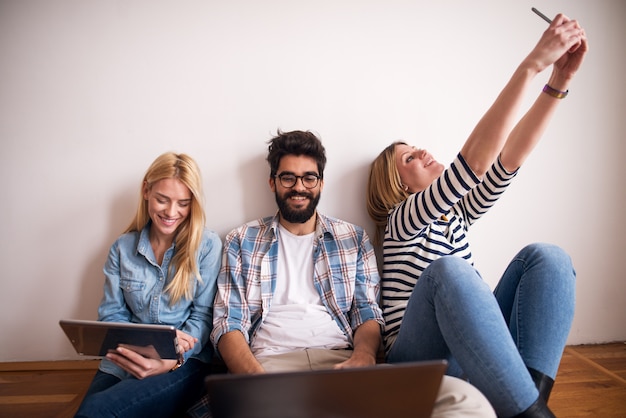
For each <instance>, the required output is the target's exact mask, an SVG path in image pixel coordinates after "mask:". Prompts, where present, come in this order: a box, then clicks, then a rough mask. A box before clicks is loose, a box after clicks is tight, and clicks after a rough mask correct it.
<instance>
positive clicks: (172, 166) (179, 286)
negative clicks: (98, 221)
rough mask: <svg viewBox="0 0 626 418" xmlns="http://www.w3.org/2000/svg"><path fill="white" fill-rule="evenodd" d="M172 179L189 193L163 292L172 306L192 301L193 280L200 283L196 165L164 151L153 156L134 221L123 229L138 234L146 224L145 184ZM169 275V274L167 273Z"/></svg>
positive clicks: (199, 194) (199, 190)
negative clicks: (177, 181) (167, 282)
mask: <svg viewBox="0 0 626 418" xmlns="http://www.w3.org/2000/svg"><path fill="white" fill-rule="evenodd" d="M169 178H175V179H178V180H179V181H180V182H181V183H183V184H184V185H185V186H187V188H188V189H189V191H190V193H191V205H190V211H189V216H188V217H187V219H185V221H184V222H183V223H182V224H181V225H180V226H179V227H178V231H177V233H176V237H175V238H174V242H175V243H176V251H175V254H174V257H173V258H172V262H171V263H170V267H169V270H170V271H171V269H172V268H175V269H176V273H175V275H174V278H173V279H172V281H171V282H170V283H169V284H168V285H167V287H166V288H165V292H168V293H169V294H170V304H171V305H172V306H173V305H175V304H176V303H178V302H179V301H180V300H181V299H182V298H183V297H184V298H185V299H188V300H190V299H192V298H193V294H192V292H193V283H194V277H197V278H198V280H199V281H202V277H200V271H199V270H198V263H197V262H196V254H197V252H198V249H199V248H200V243H201V241H202V233H203V230H204V225H205V215H204V207H203V193H202V177H201V175H200V169H199V168H198V165H197V164H196V162H195V161H194V160H193V158H191V157H190V156H188V155H186V154H175V153H173V152H166V153H164V154H161V155H160V156H159V157H157V159H156V160H154V162H153V163H152V165H150V167H149V168H148V170H147V171H146V174H145V176H144V178H143V181H142V182H141V184H142V187H141V189H140V192H139V204H138V206H137V213H136V215H135V218H134V220H133V221H132V222H131V223H130V225H129V226H128V228H126V231H124V232H125V233H127V232H135V231H141V230H142V229H143V228H144V227H145V226H146V224H147V223H148V222H149V221H150V215H149V213H148V201H147V200H145V199H144V193H143V191H144V188H143V185H144V184H145V185H146V187H147V189H148V190H150V189H151V188H152V186H153V185H154V184H155V183H156V182H158V181H159V180H163V179H169ZM168 275H169V271H168Z"/></svg>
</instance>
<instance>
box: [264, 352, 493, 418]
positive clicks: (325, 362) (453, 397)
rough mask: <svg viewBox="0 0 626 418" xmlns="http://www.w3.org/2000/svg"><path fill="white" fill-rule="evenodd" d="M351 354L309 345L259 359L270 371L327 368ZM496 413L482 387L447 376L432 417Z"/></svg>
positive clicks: (478, 416) (478, 417)
mask: <svg viewBox="0 0 626 418" xmlns="http://www.w3.org/2000/svg"><path fill="white" fill-rule="evenodd" d="M351 355H352V351H351V350H321V349H307V350H302V351H294V352H291V353H285V354H278V355H275V356H267V357H259V358H258V361H259V362H260V363H261V365H262V366H263V367H264V368H265V370H266V371H268V372H286V371H299V370H323V369H329V368H332V367H333V366H334V365H335V364H337V363H341V362H342V361H344V360H347V359H348V358H349V357H350V356H351ZM495 416H496V413H495V412H494V410H493V408H492V407H491V404H490V403H489V401H488V400H487V398H485V396H484V395H483V394H482V393H480V391H479V390H478V389H476V388H475V387H474V386H472V385H470V384H469V383H468V382H466V381H464V380H461V379H457V378H456V377H451V376H444V378H443V380H442V382H441V387H440V388H439V394H438V395H437V400H436V402H435V407H434V410H433V413H432V415H431V417H433V418H457V417H476V418H490V417H493V418H495Z"/></svg>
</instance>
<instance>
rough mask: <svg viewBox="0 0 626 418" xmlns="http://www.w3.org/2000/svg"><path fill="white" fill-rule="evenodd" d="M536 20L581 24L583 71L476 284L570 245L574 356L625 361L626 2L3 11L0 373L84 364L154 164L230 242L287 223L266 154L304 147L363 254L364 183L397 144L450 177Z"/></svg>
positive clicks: (201, 2)
mask: <svg viewBox="0 0 626 418" xmlns="http://www.w3.org/2000/svg"><path fill="white" fill-rule="evenodd" d="M531 6H536V7H538V8H539V9H540V10H542V11H543V12H544V13H546V14H548V15H551V16H553V15H554V14H556V13H557V12H558V11H563V12H565V13H566V14H568V15H570V16H571V17H574V18H577V19H579V20H580V21H581V22H582V23H583V24H584V26H585V27H586V29H587V33H588V36H589V40H590V44H591V52H590V53H589V55H588V59H587V61H586V62H585V64H584V67H583V68H582V70H581V71H580V74H579V75H578V77H577V79H576V80H575V82H574V83H573V85H572V86H571V93H570V96H569V97H568V98H567V99H566V100H564V101H563V103H562V106H561V108H560V109H559V112H558V115H557V116H556V118H555V120H554V121H553V123H552V125H551V127H550V129H549V131H548V132H547V133H546V135H545V141H544V142H542V144H541V145H540V146H539V148H538V149H537V150H536V152H535V154H533V155H532V156H531V158H530V159H529V161H528V162H527V164H526V165H525V167H524V168H523V170H522V172H521V173H520V174H519V176H518V178H517V180H516V183H515V184H514V186H512V188H511V190H510V191H509V193H507V195H506V196H505V197H503V199H502V201H501V202H500V203H499V205H498V206H497V207H496V208H494V209H493V211H492V213H490V214H489V216H487V217H486V218H485V219H483V220H482V221H481V222H480V223H479V224H477V225H476V227H475V228H474V229H473V230H472V231H471V233H472V237H473V240H474V243H475V248H474V251H475V254H476V260H477V266H478V267H479V269H480V270H481V271H482V272H483V274H484V276H485V278H486V280H488V281H489V283H490V284H491V285H493V284H495V282H496V281H497V279H498V277H499V274H500V273H501V271H502V269H503V267H504V265H505V264H506V263H507V262H508V260H509V258H510V257H512V256H513V255H514V253H515V252H516V251H517V250H518V249H519V248H521V247H522V246H523V245H524V244H526V243H529V242H532V241H539V240H542V241H551V242H554V243H557V244H560V245H562V246H564V247H565V248H566V249H567V250H568V251H569V252H570V253H571V255H572V256H573V258H574V260H575V263H576V267H577V271H578V284H577V292H578V297H577V302H578V305H577V311H576V317H575V320H574V325H573V329H572V332H571V335H570V339H569V343H570V344H578V343H593V342H606V341H614V340H625V339H626V326H625V325H624V319H625V317H626V315H625V314H626V308H625V307H626V285H625V284H624V273H623V269H622V264H623V263H622V262H623V254H622V249H623V237H624V236H626V227H625V225H626V223H625V221H624V215H623V212H624V209H626V207H625V206H626V202H625V193H624V187H623V185H622V182H621V180H622V178H623V177H624V175H625V174H626V173H625V168H624V163H623V161H622V159H623V156H624V155H625V152H624V151H625V149H624V148H625V146H624V140H623V132H624V131H626V122H625V118H624V116H625V112H624V110H625V106H624V100H625V99H624V97H625V93H626V88H625V83H624V77H623V71H624V67H625V64H626V63H625V56H624V49H623V42H624V40H625V39H626V32H625V30H624V25H623V22H624V19H625V18H626V3H624V2H623V1H621V0H599V1H594V2H589V1H584V0H569V1H566V0H559V1H549V2H548V1H540V0H535V1H532V2H530V1H515V2H502V1H499V0H477V1H473V2H467V1H463V0H448V1H441V2H434V1H428V2H427V1H421V0H412V1H409V0H386V1H382V0H380V1H373V0H370V1H364V0H344V1H331V0H316V1H308V2H304V1H301V2H296V1H287V0H285V1H279V0H272V1H254V0H234V1H228V2H226V1H205V0H187V1H156V0H120V1H95V0H73V1H71V0H65V1H62V0H41V1H34V0H14V1H10V0H0V141H1V148H0V178H1V179H2V180H3V181H4V183H5V186H6V187H5V188H4V191H3V192H2V203H1V204H0V219H2V222H1V223H0V265H1V271H2V276H1V278H0V328H1V329H2V337H1V338H0V361H28V360H57V359H71V358H76V356H75V354H74V352H73V350H72V349H71V347H70V345H69V343H68V342H67V341H66V339H65V337H64V335H63V333H62V331H61V329H60V328H59V326H58V320H59V319H60V318H68V317H73V318H89V319H95V318H96V308H97V305H98V302H99V299H100V296H101V288H102V280H103V276H102V273H101V269H102V265H103V263H104V260H105V257H106V253H107V250H108V247H109V246H110V245H111V243H112V242H113V240H114V239H115V237H116V236H117V235H118V234H119V233H120V232H121V231H122V230H123V229H124V228H125V227H126V225H127V223H128V222H129V220H130V218H131V216H132V213H133V211H134V208H135V205H136V199H137V193H138V187H139V181H140V179H141V177H142V175H143V173H144V171H145V169H146V168H147V166H148V165H149V164H150V162H151V161H152V160H153V159H154V158H155V157H156V156H157V155H159V154H160V153H162V152H164V151H168V150H174V151H178V152H186V153H189V154H191V155H192V156H193V157H195V158H196V159H197V161H198V162H199V164H200V166H201V167H202V169H203V176H204V179H205V188H206V195H207V217H208V223H209V226H210V227H211V228H213V229H215V230H216V231H217V232H218V233H219V234H220V235H221V236H222V238H223V237H224V235H225V234H226V232H227V231H229V230H230V229H232V228H234V227H236V226H238V225H239V224H241V223H243V222H245V221H248V220H251V219H253V218H256V217H259V216H263V215H268V214H271V213H273V212H274V210H275V205H274V202H273V198H272V195H271V194H270V192H269V189H268V187H267V176H268V169H267V166H266V163H265V161H264V157H265V153H266V144H265V141H266V140H267V139H269V138H270V137H271V136H272V134H273V133H274V132H275V131H276V129H278V128H281V129H283V130H292V129H310V130H313V131H315V132H317V133H318V134H319V135H320V136H321V138H322V140H323V142H324V144H325V145H326V148H327V153H328V158H329V162H328V168H327V172H326V186H325V190H324V195H323V197H322V202H321V210H322V211H324V212H325V213H327V214H329V215H333V216H336V217H340V218H344V219H346V220H349V221H352V222H354V223H357V224H361V225H363V226H365V227H366V228H368V230H369V232H370V233H371V234H373V230H372V228H371V223H370V221H369V219H368V217H367V214H366V211H365V205H364V192H365V178H366V174H367V166H368V164H369V163H370V162H371V160H372V159H373V158H374V157H375V156H376V155H377V154H378V152H379V151H380V150H381V149H382V148H383V147H384V146H386V145H387V144H388V143H390V142H391V141H393V140H396V139H401V138H402V139H405V140H407V141H409V142H411V143H414V144H416V145H419V146H421V147H426V148H428V149H429V150H431V151H432V152H433V153H434V154H435V155H436V156H438V157H439V159H440V160H441V161H448V162H449V161H451V160H452V158H453V157H454V155H455V154H456V152H457V151H458V150H459V149H460V146H461V144H462V143H463V141H464V140H465V138H466V137H467V135H468V134H469V132H470V130H471V129H472V128H473V126H474V124H475V123H476V122H477V121H478V119H479V117H480V116H481V115H482V113H483V112H484V111H485V110H486V109H487V107H488V106H489V105H490V103H491V102H492V101H493V99H494V98H495V96H496V95H497V93H498V92H499V90H500V89H501V87H502V86H503V85H504V83H505V82H506V80H507V79H508V78H509V76H510V75H511V73H512V72H513V70H514V69H515V67H516V65H517V64H518V63H519V62H520V61H521V59H522V58H523V57H524V56H525V55H526V54H527V53H528V52H529V51H530V49H531V48H532V47H533V46H534V44H535V43H536V41H537V40H538V39H539V36H540V34H541V33H542V31H543V30H544V29H545V27H546V23H545V22H543V21H542V20H541V19H539V18H538V17H537V16H535V15H534V14H533V13H531V11H530V8H531ZM547 77H548V74H547V73H546V74H541V75H540V76H539V77H538V78H537V79H536V83H535V84H536V85H535V86H534V87H533V89H532V94H530V96H529V98H528V103H530V101H531V99H533V98H534V97H535V96H536V95H537V94H539V91H540V89H541V87H542V86H543V84H544V83H545V82H546V80H547Z"/></svg>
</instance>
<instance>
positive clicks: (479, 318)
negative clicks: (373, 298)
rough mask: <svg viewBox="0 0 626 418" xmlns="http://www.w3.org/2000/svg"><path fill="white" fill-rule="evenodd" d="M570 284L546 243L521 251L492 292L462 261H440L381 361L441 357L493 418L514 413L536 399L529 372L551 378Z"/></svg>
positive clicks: (560, 255) (565, 261)
mask: <svg viewBox="0 0 626 418" xmlns="http://www.w3.org/2000/svg"><path fill="white" fill-rule="evenodd" d="M575 278H576V272H575V271H574V268H573V266H572V261H571V259H570V257H569V256H568V255H567V254H566V253H565V252H564V251H563V250H562V249H561V248H559V247H556V246H554V245H549V244H532V245H529V246H527V247H525V248H524V249H523V250H522V251H520V252H519V253H518V254H517V255H516V256H515V258H514V259H513V260H512V261H511V263H510V264H509V266H508V267H507V269H506V271H505V272H504V275H503V276H502V278H501V279H500V282H499V283H498V286H497V287H496V289H495V291H494V292H493V293H492V292H491V289H490V288H489V286H488V285H487V284H486V283H485V282H484V281H483V280H482V278H481V277H480V274H479V273H478V272H477V271H476V269H474V268H473V267H472V266H471V265H470V264H469V263H468V262H467V261H465V260H463V259H461V258H459V257H454V256H447V257H442V258H440V259H438V260H436V261H434V262H432V263H431V264H430V266H428V267H427V268H426V269H425V270H424V272H423V273H422V275H421V276H420V279H419V280H418V281H417V283H416V285H415V288H414V289H413V292H412V294H411V298H410V299H409V302H408V306H407V309H406V312H405V314H404V318H403V320H402V325H401V327H400V332H399V333H398V337H397V339H396V341H395V343H394V344H393V347H392V348H391V350H390V351H389V354H388V356H387V361H388V362H390V363H397V362H405V361H417V360H430V359H438V358H445V359H447V360H448V361H449V362H450V367H449V369H448V372H447V373H448V374H450V375H453V376H457V377H464V378H467V379H469V381H470V382H471V383H472V384H473V385H474V386H476V387H477V388H478V389H479V390H480V391H481V392H482V393H483V394H484V395H485V396H486V397H487V399H488V400H489V401H490V402H491V404H492V406H493V407H494V409H495V410H496V413H497V414H498V416H513V415H516V414H519V413H520V412H522V411H524V410H526V409H527V408H528V407H529V406H530V405H531V404H532V403H533V402H534V401H535V400H536V399H537V397H538V396H539V393H538V391H537V389H536V387H535V384H534V383H533V380H532V378H531V376H530V374H529V373H528V370H527V367H529V368H533V369H535V370H538V371H540V372H542V373H544V374H546V375H548V376H550V377H552V378H554V377H555V376H556V372H557V369H558V367H559V363H560V360H561V356H562V354H563V348H564V347H565V343H566V341H567V336H568V334H569V330H570V327H571V323H572V319H573V316H574V303H575V300H574V299H575V297H574V296H575ZM494 296H495V297H494Z"/></svg>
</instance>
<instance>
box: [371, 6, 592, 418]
mask: <svg viewBox="0 0 626 418" xmlns="http://www.w3.org/2000/svg"><path fill="white" fill-rule="evenodd" d="M586 52H587V40H586V36H585V32H584V30H583V29H582V28H581V27H580V26H579V24H578V22H576V21H574V20H570V19H568V18H567V17H566V16H564V15H561V14H559V15H557V16H556V17H555V19H554V21H553V22H552V23H551V24H550V26H549V28H548V29H547V30H546V31H545V32H544V34H543V36H542V37H541V39H540V40H539V42H538V43H537V45H536V46H535V48H534V49H533V50H532V51H531V53H530V54H529V55H528V56H527V57H526V58H525V59H524V60H523V61H522V63H521V64H520V65H519V67H518V68H517V70H516V71H515V72H514V74H513V76H512V77H511V79H510V80H509V82H508V83H507V85H506V86H505V87H504V89H503V90H502V92H501V93H500V95H499V96H498V98H497V99H496V101H495V102H494V104H493V105H492V106H491V108H490V109H489V110H488V111H487V113H486V114H485V115H484V116H483V118H482V119H481V121H480V122H479V123H478V125H477V126H476V128H475V129H474V131H473V132H472V133H471V135H470V137H469V138H468V140H467V141H466V143H465V145H464V146H463V148H462V149H461V151H460V153H459V154H458V155H457V157H456V158H455V160H454V161H453V162H452V164H451V165H450V167H448V168H447V169H446V168H445V167H444V166H443V165H442V164H440V163H439V162H437V161H436V160H435V159H434V158H433V156H432V155H431V154H430V153H428V152H427V151H426V150H423V149H418V148H415V147H411V146H409V145H408V144H406V143H403V142H395V143H393V144H391V145H390V146H389V147H387V148H386V149H385V150H384V151H383V152H382V153H381V154H380V155H379V156H378V157H377V158H376V160H375V161H374V162H373V163H372V166H371V171H370V178H369V184H368V212H369V214H370V216H371V217H372V219H373V220H374V222H375V223H376V225H377V227H378V228H379V232H382V230H384V236H383V237H381V238H382V241H383V242H382V244H383V267H382V268H383V272H382V286H383V292H382V297H383V303H382V305H383V310H384V315H385V322H386V326H385V331H384V340H385V350H386V355H387V361H389V362H391V363H394V362H404V361H417V360H428V359H436V358H446V359H448V361H449V364H450V367H449V370H448V374H451V375H454V376H459V377H461V376H463V377H466V378H468V379H469V381H470V382H471V383H473V384H474V385H475V386H476V387H478V389H480V390H481V391H482V392H483V393H484V394H485V396H486V397H487V398H488V399H489V401H490V402H491V403H492V405H493V407H494V409H495V410H496V412H497V414H498V415H499V416H520V417H544V416H546V417H551V416H553V414H552V412H551V411H550V410H549V409H548V407H547V405H546V402H547V399H548V396H549V393H550V390H551V388H552V384H553V382H554V377H555V376H556V372H557V369H558V365H559V362H560V358H561V355H562V352H563V348H564V346H565V343H566V340H567V336H568V334H569V329H570V326H571V322H572V318H573V314H574V284H575V272H574V268H573V266H572V262H571V259H570V257H569V256H568V255H567V254H566V253H565V252H564V251H563V250H562V249H560V248H559V247H556V246H554V245H549V244H532V245H529V246H527V247H526V248H524V249H523V250H522V251H520V252H519V253H518V254H517V255H516V256H515V258H514V259H513V261H512V262H511V263H510V264H509V266H508V268H507V269H506V271H505V273H504V275H503V276H502V278H501V279H500V282H499V283H498V286H497V287H496V289H495V291H494V292H493V293H492V292H491V289H490V288H489V286H488V285H487V284H486V283H485V282H484V281H483V280H482V279H481V277H480V275H479V273H478V272H477V271H476V270H475V269H474V267H473V261H472V253H471V249H470V245H469V241H468V238H467V235H466V231H467V229H468V228H469V226H470V225H472V224H473V223H474V222H475V221H476V220H477V219H478V218H480V217H481V216H482V215H483V214H484V213H485V212H486V211H487V210H488V209H489V208H490V207H491V206H493V204H494V203H495V202H496V201H497V199H498V198H499V197H500V195H501V194H502V193H503V192H504V190H505V189H506V188H507V186H508V185H509V184H510V182H511V181H512V179H513V177H514V176H515V174H516V173H517V170H518V168H519V167H520V166H521V164H522V163H523V161H524V160H525V158H526V157H527V156H528V154H529V153H530V152H531V151H532V149H533V148H534V146H535V145H536V144H537V142H538V141H539V139H540V137H541V135H542V133H543V131H544V130H545V128H546V126H547V124H548V122H549V120H550V119H551V117H552V115H553V113H554V111H555V110H556V108H557V106H558V104H559V103H560V101H561V100H560V99H562V98H563V97H565V95H566V94H567V88H568V85H569V83H570V81H571V79H572V78H573V76H574V74H575V73H576V71H577V70H578V68H579V66H580V65H581V63H582V61H583V58H584V56H585V54H586ZM549 66H552V67H553V70H552V75H551V77H550V79H549V81H548V84H546V86H545V87H544V90H543V92H542V93H540V94H539V97H538V98H537V99H536V101H535V103H534V104H533V105H532V106H531V107H530V109H529V110H528V112H527V113H526V115H525V116H524V117H523V118H522V119H521V120H520V121H519V122H518V123H517V124H516V125H515V126H513V125H514V123H515V120H514V118H515V115H516V113H517V110H518V109H519V107H520V104H521V103H522V100H523V93H524V92H525V90H526V89H527V87H528V86H529V85H530V84H531V81H532V80H533V78H534V77H535V76H536V75H537V74H539V73H540V72H541V71H543V70H544V69H546V68H547V67H549ZM379 241H380V240H379ZM418 279H419V280H418Z"/></svg>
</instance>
